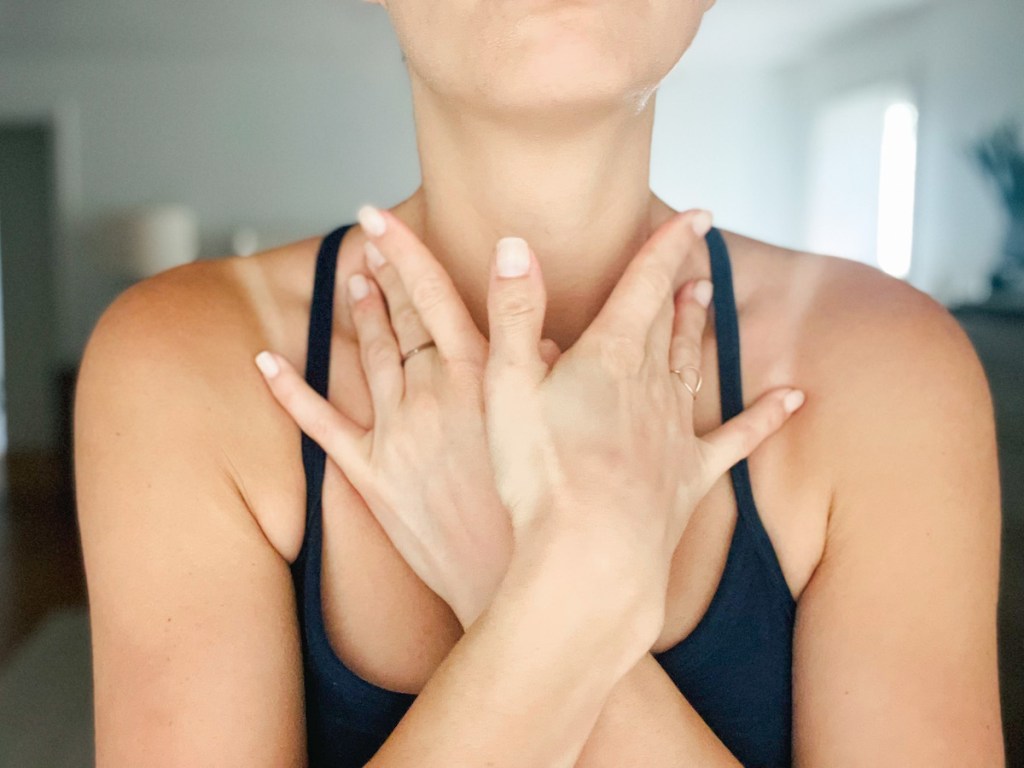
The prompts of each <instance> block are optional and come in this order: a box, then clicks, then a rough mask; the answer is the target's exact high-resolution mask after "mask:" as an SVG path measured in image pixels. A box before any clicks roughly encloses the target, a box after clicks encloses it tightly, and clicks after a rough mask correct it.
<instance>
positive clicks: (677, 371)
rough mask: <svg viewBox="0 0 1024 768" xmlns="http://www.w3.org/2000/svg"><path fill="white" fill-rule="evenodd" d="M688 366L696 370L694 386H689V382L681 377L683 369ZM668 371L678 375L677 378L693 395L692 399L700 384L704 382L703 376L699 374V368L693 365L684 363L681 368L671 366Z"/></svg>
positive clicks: (698, 390)
mask: <svg viewBox="0 0 1024 768" xmlns="http://www.w3.org/2000/svg"><path fill="white" fill-rule="evenodd" d="M687 368H690V369H692V370H694V371H696V372H697V383H696V384H695V385H694V386H692V387H691V386H690V382H688V381H687V380H686V379H684V378H683V371H685V370H686V369H687ZM670 371H671V372H672V373H674V374H676V375H677V376H678V377H679V380H680V381H681V382H683V386H684V387H686V388H687V390H689V392H690V394H691V395H693V397H694V399H696V397H697V393H698V392H700V385H701V384H703V383H704V377H703V376H701V373H700V368H698V367H697V366H695V365H684V366H683V367H682V368H672V369H670Z"/></svg>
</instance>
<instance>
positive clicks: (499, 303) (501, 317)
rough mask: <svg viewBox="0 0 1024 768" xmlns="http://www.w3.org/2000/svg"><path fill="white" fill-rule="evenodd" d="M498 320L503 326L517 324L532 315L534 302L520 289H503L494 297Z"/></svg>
mask: <svg viewBox="0 0 1024 768" xmlns="http://www.w3.org/2000/svg"><path fill="white" fill-rule="evenodd" d="M495 309H496V310H497V315H498V321H499V322H500V323H502V324H503V325H504V326H506V327H508V326H517V325H520V324H522V323H524V322H526V321H528V320H529V319H530V318H531V317H533V313H534V310H535V309H536V308H535V307H534V303H533V301H532V300H531V298H530V297H529V296H528V295H527V294H525V293H522V292H520V291H505V292H503V293H502V294H501V295H500V296H498V297H497V299H496V304H495Z"/></svg>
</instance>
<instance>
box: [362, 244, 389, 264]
mask: <svg viewBox="0 0 1024 768" xmlns="http://www.w3.org/2000/svg"><path fill="white" fill-rule="evenodd" d="M363 250H364V251H366V262H367V264H369V265H370V266H371V267H372V268H373V269H380V268H381V266H383V264H384V262H385V261H386V259H385V258H384V254H383V253H381V252H380V248H378V247H377V246H376V245H374V244H373V241H372V240H367V241H366V245H364V246H363Z"/></svg>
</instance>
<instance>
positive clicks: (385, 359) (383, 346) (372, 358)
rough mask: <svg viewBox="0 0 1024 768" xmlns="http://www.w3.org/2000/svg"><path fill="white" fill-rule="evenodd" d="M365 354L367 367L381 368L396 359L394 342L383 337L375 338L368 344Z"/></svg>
mask: <svg viewBox="0 0 1024 768" xmlns="http://www.w3.org/2000/svg"><path fill="white" fill-rule="evenodd" d="M364 354H365V355H366V364H367V367H368V368H372V369H379V368H382V367H384V366H387V365H388V364H390V363H391V362H392V361H393V360H394V359H395V348H394V345H393V344H389V343H387V342H386V341H384V340H383V339H374V340H372V341H370V342H369V343H368V344H367V345H366V348H365V351H364Z"/></svg>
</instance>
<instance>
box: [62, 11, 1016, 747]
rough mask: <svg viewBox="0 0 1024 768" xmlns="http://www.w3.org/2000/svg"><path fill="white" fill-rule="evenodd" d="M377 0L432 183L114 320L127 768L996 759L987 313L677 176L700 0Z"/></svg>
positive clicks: (109, 384)
mask: <svg viewBox="0 0 1024 768" xmlns="http://www.w3.org/2000/svg"><path fill="white" fill-rule="evenodd" d="M380 4H381V5H382V6H383V7H384V9H385V10H386V12H387V13H388V15H389V17H390V18H391V20H392V22H393V24H394V27H395V30H396V32H397V35H398V38H399V41H400V43H401V46H402V49H403V52H404V54H405V56H406V60H407V65H408V69H409V73H410V78H411V84H412V93H413V100H414V109H415V115H416V126H417V133H418V142H419V151H420V159H421V163H422V171H423V184H422V185H421V187H420V188H419V189H418V190H416V192H415V193H414V194H413V195H412V196H410V197H409V198H408V199H407V200H405V201H403V202H401V203H400V204H398V205H396V206H394V207H393V208H391V209H388V210H382V211H381V210H377V209H374V208H372V207H369V206H368V207H364V208H363V209H361V211H360V215H359V217H358V218H359V222H358V224H356V223H353V224H351V225H348V226H344V227H340V228H339V229H337V230H335V231H334V232H331V233H330V234H329V235H327V236H326V237H324V238H311V239H309V240H306V241H302V242H298V243H294V244H291V245H289V246H286V247H283V248H280V249H276V250H273V251H269V252H266V253H262V254H259V255H258V256H256V257H249V258H248V259H223V260H218V261H215V262H201V263H197V264H192V265H189V266H186V267H180V268H177V269H174V270H171V271H168V272H165V273H163V274H161V275H159V276H157V277H155V278H152V279H150V280H147V281H144V282H143V283H140V284H138V285H136V286H134V287H132V288H131V289H129V290H128V291H126V292H125V293H124V294H122V295H121V296H120V297H118V299H117V300H116V301H115V302H114V303H113V304H112V306H111V307H110V308H109V309H108V310H107V311H106V312H105V314H104V316H103V317H102V318H101V320H100V322H99V323H98V325H97V328H96V329H95V330H94V332H93V334H92V337H91V338H90V341H89V344H88V347H87V350H86V354H85V358H84V360H83V364H82V368H81V373H80V378H79V388H78V395H77V402H76V408H77V411H76V461H77V465H76V466H77V480H78V498H79V510H80V511H79V515H80V524H81V529H82V538H83V546H84V552H85V560H86V569H87V574H88V582H89V591H90V603H91V615H92V630H93V645H94V651H93V652H94V666H95V686H96V693H95V700H96V739H97V753H98V764H99V765H100V766H121V765H138V764H144V765H154V766H157V765H199V764H211V765H247V766H252V765H268V766H271V765H273V766H279V765H302V764H306V763H307V761H308V763H309V764H313V765H360V764H363V763H365V762H367V761H369V764H370V765H373V766H399V765H401V766H404V765H417V766H423V765H467V766H468V765H485V764H486V765H510V766H511V765H514V766H534V765H535V766H549V765H572V764H576V765H582V766H605V765H607V766H621V765H644V766H679V765H705V766H719V765H721V766H726V765H737V764H744V765H786V764H794V765H801V766H810V765H813V766H817V765H828V766H842V765H869V764H870V765H901V766H906V765H927V766H942V765H957V766H963V765H985V766H994V765H1001V764H1002V744H1001V724H1000V720H999V701H998V689H997V677H996V655H995V605H996V587H997V581H998V570H997V569H998V562H999V558H998V554H999V523H1000V521H999V491H998V476H997V466H996V458H995V441H994V428H993V418H992V408H991V403H990V400H989V395H988V388H987V384H986V381H985V378H984V374H983V372H982V370H981V367H980V365H979V364H978V361H977V358H976V356H975V355H974V352H973V350H972V348H971V346H970V344H969V342H968V341H967V339H966V337H965V336H964V334H963V333H962V332H961V331H960V329H959V327H958V326H957V324H956V322H955V320H954V319H953V318H952V317H951V316H950V315H949V314H948V313H947V312H946V311H945V310H944V309H943V308H942V307H941V306H940V305H938V304H937V303H936V302H934V301H932V300H931V299H930V298H928V297H927V296H925V295H924V294H922V293H920V292H918V291H916V290H915V289H913V288H911V287H909V286H908V285H906V284H904V283H902V282H900V281H897V280H894V279H891V278H889V277H887V276H885V275H883V274H881V273H879V272H878V271H876V270H873V269H871V268H868V267H865V266H862V265H858V264H855V263H852V262H847V261H845V260H841V259H836V258H831V257H826V256H819V255H814V254H806V253H798V252H793V251H789V250H786V249H782V248H777V247H774V246H771V245H768V244H765V243H760V242H757V241H754V240H751V239H749V238H745V237H742V236H740V235H738V234H735V233H731V232H729V233H723V232H722V231H720V230H718V229H716V228H713V227H710V221H709V218H708V216H707V214H706V213H704V212H700V211H687V212H683V213H677V212H676V211H673V210H672V209H671V208H670V207H669V206H667V205H666V204H665V203H664V202H662V201H661V200H659V199H658V198H657V197H656V196H654V195H653V194H652V193H651V191H650V189H649V187H648V183H647V182H648V172H649V159H650V137H651V126H652V120H653V114H654V103H655V95H656V90H657V86H658V84H659V83H660V81H661V80H662V78H663V77H664V76H665V74H666V73H667V72H668V71H669V70H670V69H671V68H672V67H673V66H674V64H675V63H676V62H677V61H678V59H679V58H680V56H682V54H683V53H684V52H685V50H686V49H687V48H688V46H689V44H690V43H691V41H692V39H693V36H694V35H695V34H696V31H697V29H698V26H699V23H700V19H701V17H702V15H703V13H704V12H706V11H707V10H708V9H709V8H710V6H711V5H713V0H654V1H653V2H649V3H628V2H623V3H618V4H613V3H600V2H591V3H581V2H568V1H566V2H555V1H551V2H539V1H538V2H530V1H529V0H510V1H509V2H504V3H490V2H471V1H470V0H463V1H460V2H456V1H455V0H444V1H443V2H442V1H441V0H437V1H435V2H432V3H426V2H422V1H421V0H390V2H387V3H385V2H383V0H382V1H381V3H380ZM709 227H710V229H709ZM510 235H513V236H512V237H509V236H510ZM499 238H500V239H501V242H500V243H499V244H498V247H496V245H495V244H496V241H498V240H499ZM708 278H710V283H711V285H708V284H707V283H706V282H703V281H702V279H704V280H707V279H708ZM311 286H312V299H311V294H310V291H311ZM337 286H341V288H342V289H343V290H335V288H336V287H337ZM710 301H713V305H711V306H706V305H708V302H710ZM708 310H710V314H711V315H712V316H713V318H714V322H712V323H708V324H707V326H705V322H706V316H707V314H708ZM740 338H742V339H743V350H744V352H745V354H744V355H743V356H742V361H741V356H740V347H739V340H740ZM260 350H271V352H268V353H267V354H263V355H260V356H259V363H260V364H261V369H262V370H263V371H264V378H263V380H261V379H260V377H259V376H258V375H256V372H255V371H254V370H253V366H252V357H253V355H255V354H256V353H257V352H258V351H260ZM741 362H742V365H741ZM303 369H305V382H304V381H302V379H303V377H302V376H300V375H299V374H297V373H296V371H297V370H303ZM672 371H675V373H673V372H672ZM794 387H799V391H800V392H801V393H806V404H805V405H803V406H801V401H802V397H803V395H802V394H792V395H791V394H790V390H791V389H792V388H794ZM744 393H746V396H744ZM321 395H326V396H327V397H328V400H325V399H323V398H322V397H321ZM748 402H749V403H750V405H747V403H748ZM282 406H283V407H282ZM300 427H301V430H302V431H303V432H305V433H306V434H305V435H302V434H301V432H300ZM313 438H315V440H314V439H313ZM300 445H301V451H300V450H299V449H300ZM328 454H329V455H330V459H331V461H327V456H328ZM748 456H749V461H748V460H747V457H748ZM755 492H756V493H755ZM755 497H756V505H755Z"/></svg>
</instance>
